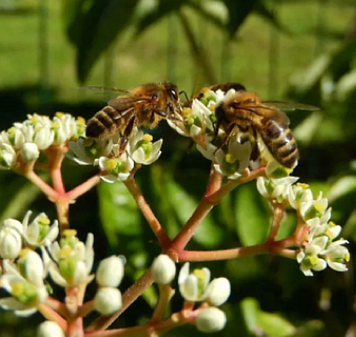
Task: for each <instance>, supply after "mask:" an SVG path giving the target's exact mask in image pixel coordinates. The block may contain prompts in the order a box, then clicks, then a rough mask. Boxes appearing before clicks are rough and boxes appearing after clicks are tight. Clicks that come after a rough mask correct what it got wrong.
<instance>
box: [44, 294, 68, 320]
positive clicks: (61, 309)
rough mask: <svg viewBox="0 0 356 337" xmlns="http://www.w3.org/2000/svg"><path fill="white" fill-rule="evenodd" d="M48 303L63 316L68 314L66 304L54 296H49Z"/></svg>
mask: <svg viewBox="0 0 356 337" xmlns="http://www.w3.org/2000/svg"><path fill="white" fill-rule="evenodd" d="M46 304H47V305H48V306H49V307H51V308H52V309H53V310H55V311H56V312H58V313H59V314H60V315H61V316H63V317H65V316H66V314H67V309H66V307H65V305H64V304H63V303H62V302H60V301H58V300H56V299H55V298H53V297H48V298H47V300H46Z"/></svg>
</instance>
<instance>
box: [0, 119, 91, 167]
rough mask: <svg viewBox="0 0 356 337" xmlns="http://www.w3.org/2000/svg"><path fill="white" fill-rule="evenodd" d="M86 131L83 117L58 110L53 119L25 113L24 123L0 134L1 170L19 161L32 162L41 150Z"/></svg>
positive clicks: (62, 142)
mask: <svg viewBox="0 0 356 337" xmlns="http://www.w3.org/2000/svg"><path fill="white" fill-rule="evenodd" d="M84 132H85V120H84V119H83V118H81V117H78V118H77V119H75V118H74V117H73V116H71V115H70V114H65V113H62V112H57V113H56V115H55V117H53V118H52V119H51V118H49V117H47V116H41V115H38V114H33V115H28V116H27V120H25V121H24V122H23V123H14V124H13V126H12V127H11V128H10V129H8V130H7V131H2V132H1V134H0V169H12V168H14V167H16V165H17V164H18V163H21V162H22V163H28V162H32V161H35V160H36V159H38V158H39V156H40V151H42V150H46V149H48V148H50V147H51V146H57V145H61V144H64V143H66V142H68V141H70V140H76V139H78V138H79V137H81V136H83V134H84Z"/></svg>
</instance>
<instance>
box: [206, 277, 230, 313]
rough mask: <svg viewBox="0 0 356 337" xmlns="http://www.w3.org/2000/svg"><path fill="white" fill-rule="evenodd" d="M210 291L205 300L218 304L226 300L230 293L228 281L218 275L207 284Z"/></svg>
mask: <svg viewBox="0 0 356 337" xmlns="http://www.w3.org/2000/svg"><path fill="white" fill-rule="evenodd" d="M208 292H209V293H210V294H209V296H208V298H207V300H208V302H209V303H210V304H211V305H214V306H219V305H221V304H223V303H225V302H226V301H227V299H228V298H229V296H230V293H231V285H230V281H229V280H228V279H227V278H225V277H219V278H217V279H215V280H213V281H211V283H210V285H209V290H208Z"/></svg>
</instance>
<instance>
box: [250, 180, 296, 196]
mask: <svg viewBox="0 0 356 337" xmlns="http://www.w3.org/2000/svg"><path fill="white" fill-rule="evenodd" d="M298 179H299V178H298V177H292V176H290V177H286V178H280V179H266V178H264V177H259V178H257V183H256V185H257V189H258V191H259V192H260V194H261V195H262V196H263V197H264V198H266V199H277V200H278V201H279V202H282V201H283V200H284V199H287V198H288V194H289V192H290V186H291V185H292V184H294V183H295V182H296V181H297V180H298Z"/></svg>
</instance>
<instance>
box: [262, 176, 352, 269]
mask: <svg viewBox="0 0 356 337" xmlns="http://www.w3.org/2000/svg"><path fill="white" fill-rule="evenodd" d="M297 180H298V178H296V177H286V178H280V179H266V178H262V177H260V178H258V180H257V189H258V190H259V192H260V194H261V195H262V196H263V197H264V198H266V199H268V200H270V201H272V200H276V201H277V202H278V203H280V204H285V205H286V206H289V207H291V208H293V209H295V210H296V212H297V214H298V219H299V223H300V225H298V227H299V236H300V238H299V239H301V241H302V242H301V247H300V250H299V252H298V255H297V261H298V262H299V263H300V269H301V271H302V272H303V273H304V274H305V275H306V276H312V275H313V272H312V271H321V270H323V269H325V268H326V267H327V266H329V267H330V268H332V269H334V270H336V271H340V272H342V271H346V270H347V267H346V262H348V261H349V258H350V254H349V251H348V250H347V248H346V247H344V246H343V245H344V244H346V243H348V241H346V240H344V239H342V238H341V239H337V240H335V239H336V238H337V237H338V236H339V234H340V232H341V227H340V226H337V225H335V224H334V223H333V222H332V221H330V218H331V208H330V207H328V200H327V199H326V198H324V197H323V195H322V193H319V195H318V196H317V197H316V198H314V196H313V193H312V191H311V190H310V188H309V186H308V185H306V184H300V183H295V182H296V181H297Z"/></svg>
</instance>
